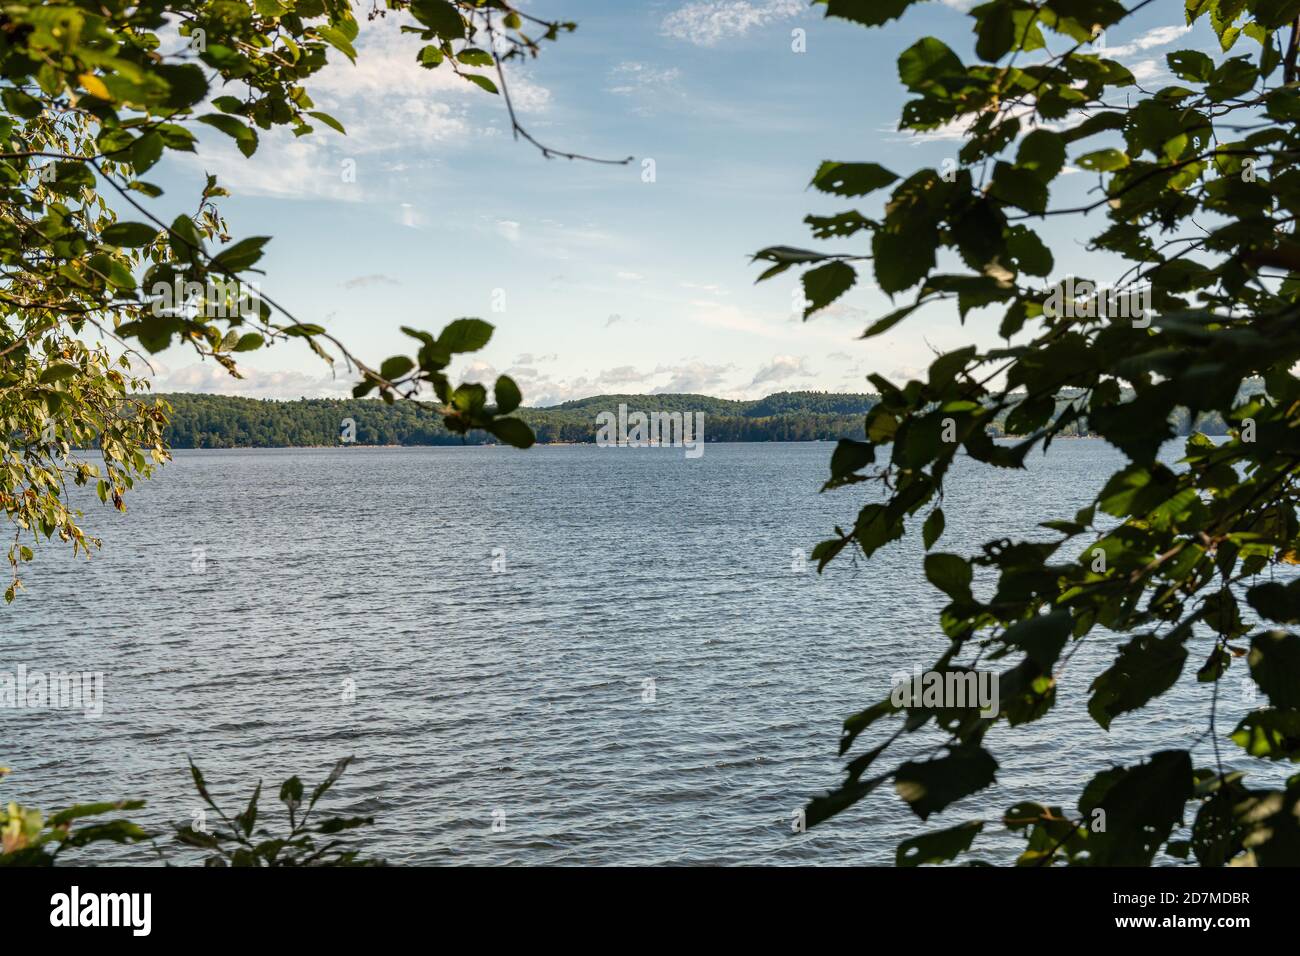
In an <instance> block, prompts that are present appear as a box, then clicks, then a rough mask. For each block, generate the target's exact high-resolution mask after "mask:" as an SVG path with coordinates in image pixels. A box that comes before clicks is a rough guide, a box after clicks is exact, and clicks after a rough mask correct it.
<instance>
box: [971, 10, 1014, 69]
mask: <svg viewBox="0 0 1300 956" xmlns="http://www.w3.org/2000/svg"><path fill="white" fill-rule="evenodd" d="M987 10H988V12H986V13H985V14H984V16H983V18H982V19H981V20H980V22H979V40H978V42H977V43H976V44H975V53H976V55H977V56H979V58H980V59H981V60H987V61H988V62H989V63H996V62H997V61H998V60H1000V59H1002V57H1004V56H1005V55H1006V54H1007V53H1009V52H1010V51H1011V47H1012V46H1013V45H1015V42H1016V25H1015V19H1014V16H1013V13H1012V9H1011V7H1010V6H1008V5H1007V4H1004V3H999V4H996V5H990V6H989V7H988V8H987Z"/></svg>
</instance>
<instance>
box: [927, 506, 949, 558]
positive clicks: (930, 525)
mask: <svg viewBox="0 0 1300 956" xmlns="http://www.w3.org/2000/svg"><path fill="white" fill-rule="evenodd" d="M943 528H944V517H943V509H942V508H935V509H934V510H933V511H931V512H930V514H929V516H928V517H927V518H926V519H925V525H924V526H923V527H922V528H921V541H922V543H923V544H924V545H925V550H927V551H929V550H930V549H931V548H932V547H934V543H935V542H936V541H938V540H939V538H941V537H942V536H943Z"/></svg>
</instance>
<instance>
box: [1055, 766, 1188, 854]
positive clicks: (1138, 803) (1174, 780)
mask: <svg viewBox="0 0 1300 956" xmlns="http://www.w3.org/2000/svg"><path fill="white" fill-rule="evenodd" d="M1193 789H1194V784H1193V779H1192V761H1191V758H1190V757H1189V756H1188V754H1187V752H1186V751H1183V750H1168V751H1163V752H1161V753H1157V754H1153V755H1152V757H1151V760H1150V762H1148V763H1143V764H1139V765H1138V766H1136V767H1132V768H1127V769H1126V768H1120V769H1116V770H1106V771H1103V772H1102V773H1100V774H1098V775H1097V776H1096V777H1094V778H1093V779H1092V782H1091V783H1089V784H1088V786H1087V788H1086V789H1085V790H1084V792H1083V796H1082V797H1080V798H1079V811H1080V813H1081V814H1082V815H1083V820H1084V823H1085V825H1088V826H1089V829H1090V832H1089V834H1088V843H1087V846H1088V862H1089V864H1090V865H1091V866H1150V865H1151V861H1152V860H1153V859H1154V857H1155V855H1156V851H1157V850H1159V849H1160V847H1161V846H1162V845H1163V844H1164V842H1165V841H1166V840H1167V839H1169V834H1170V833H1171V832H1172V831H1173V828H1174V826H1175V825H1176V824H1177V823H1178V822H1179V820H1181V819H1182V816H1183V807H1184V805H1185V804H1186V803H1187V801H1188V800H1190V799H1191V798H1192V794H1193ZM1097 810H1100V811H1101V813H1100V814H1097V813H1095V811H1097ZM1103 820H1104V822H1105V826H1104V829H1096V828H1094V827H1093V826H1092V824H1093V822H1094V821H1098V822H1100V821H1103Z"/></svg>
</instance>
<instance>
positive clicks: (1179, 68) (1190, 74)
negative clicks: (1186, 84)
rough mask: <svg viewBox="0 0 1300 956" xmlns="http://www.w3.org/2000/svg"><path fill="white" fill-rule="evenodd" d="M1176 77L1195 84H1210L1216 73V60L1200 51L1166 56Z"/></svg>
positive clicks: (1178, 52) (1179, 52) (1177, 51)
mask: <svg viewBox="0 0 1300 956" xmlns="http://www.w3.org/2000/svg"><path fill="white" fill-rule="evenodd" d="M1165 61H1166V62H1167V63H1168V64H1169V69H1170V70H1172V71H1173V73H1174V75H1175V76H1179V77H1181V78H1182V79H1184V80H1191V81H1192V82H1194V83H1208V82H1209V80H1210V74H1211V73H1213V72H1214V60H1213V59H1211V58H1210V57H1209V56H1207V55H1206V54H1204V53H1202V52H1201V51H1200V50H1176V51H1175V52H1173V53H1168V54H1166V55H1165Z"/></svg>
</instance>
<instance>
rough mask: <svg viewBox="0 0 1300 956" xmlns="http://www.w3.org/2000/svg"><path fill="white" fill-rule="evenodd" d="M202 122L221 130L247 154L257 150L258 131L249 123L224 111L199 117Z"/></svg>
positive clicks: (250, 154) (249, 154)
mask: <svg viewBox="0 0 1300 956" xmlns="http://www.w3.org/2000/svg"><path fill="white" fill-rule="evenodd" d="M199 122H200V123H206V124H207V125H208V126H211V127H212V128H213V129H218V130H221V132H223V133H225V134H226V135H227V136H229V137H231V138H232V139H233V140H234V141H235V145H236V146H238V147H239V151H240V152H241V153H243V154H244V155H245V156H252V155H253V153H255V152H257V132H256V131H255V130H254V129H253V128H252V127H251V126H249V125H248V124H247V123H245V122H243V121H241V120H238V119H236V118H235V117H233V116H227V115H225V114H222V113H208V114H206V115H204V116H200V117H199Z"/></svg>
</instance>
